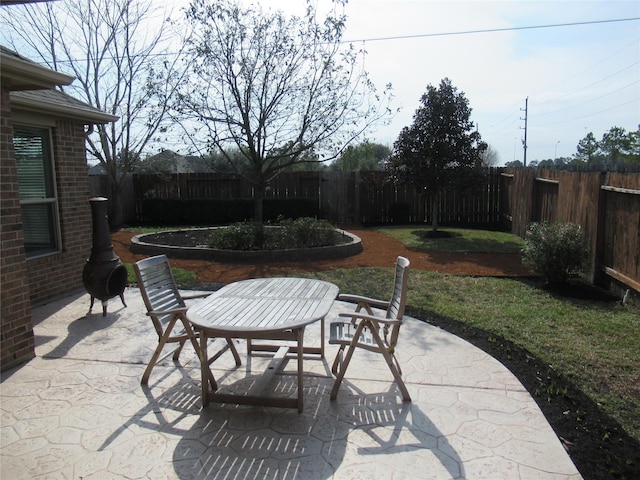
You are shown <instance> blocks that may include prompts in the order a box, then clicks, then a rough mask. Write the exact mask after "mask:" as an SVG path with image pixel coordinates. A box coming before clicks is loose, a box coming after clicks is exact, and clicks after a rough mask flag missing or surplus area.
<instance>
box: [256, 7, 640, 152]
mask: <svg viewBox="0 0 640 480" xmlns="http://www.w3.org/2000/svg"><path fill="white" fill-rule="evenodd" d="M258 3H261V4H264V5H270V6H271V5H277V6H278V7H279V8H293V6H292V5H293V4H295V3H297V4H298V5H300V4H301V3H302V2H301V1H297V2H286V1H282V0H280V1H275V0H258ZM347 16H348V20H347V29H346V33H345V36H344V38H345V40H353V41H354V43H355V44H359V45H360V46H361V45H362V43H363V42H362V40H364V46H365V48H366V50H367V52H368V55H367V57H366V64H365V68H366V70H367V71H369V73H370V74H371V75H372V77H373V79H374V81H375V83H376V85H378V86H379V87H380V88H383V87H384V85H385V84H386V83H387V82H390V83H392V84H393V90H394V94H395V96H396V98H395V106H396V107H400V108H401V109H402V110H401V112H400V113H399V114H398V115H396V117H395V118H394V120H393V122H392V123H391V124H390V125H389V126H387V127H384V128H381V129H380V130H378V131H377V132H375V133H372V134H371V135H370V138H371V140H375V141H379V142H381V143H385V144H389V145H391V144H392V143H393V141H394V140H395V139H396V138H397V136H398V134H399V133H400V130H401V129H402V128H403V127H404V126H408V125H410V124H411V123H412V119H413V114H414V112H415V110H416V108H418V106H419V100H420V96H421V95H422V94H423V93H424V92H425V91H426V87H427V85H429V84H431V85H434V86H437V85H438V84H439V83H440V80H441V79H442V78H444V77H448V78H450V79H451V81H452V82H453V84H454V85H455V86H456V87H457V88H458V89H459V90H460V91H462V92H464V93H465V95H466V97H467V99H468V100H469V104H470V106H471V108H472V109H473V112H472V120H473V121H474V123H475V124H477V125H478V127H479V131H480V133H481V135H482V137H483V139H484V140H485V141H486V142H488V143H489V144H490V145H491V146H492V147H493V148H494V149H495V150H496V151H497V152H498V154H499V157H500V164H504V163H505V162H508V161H512V160H514V159H516V160H521V161H522V159H523V148H522V141H523V138H524V120H523V119H524V117H525V112H524V109H525V99H527V97H528V112H527V113H528V122H527V123H528V125H527V127H528V128H527V144H528V149H527V161H528V162H529V161H532V160H543V159H547V158H554V157H556V156H558V157H561V156H565V157H569V156H571V155H573V154H574V153H575V152H576V145H577V143H578V141H580V140H581V139H582V138H584V137H585V135H586V134H587V133H588V132H593V134H594V135H595V136H596V138H597V139H598V140H599V139H600V138H601V137H602V135H603V134H604V133H605V132H607V131H608V130H609V129H610V128H611V127H613V126H618V127H622V128H625V129H626V130H627V131H631V130H637V129H638V124H639V123H640V21H638V20H637V18H638V17H640V2H638V1H635V0H634V1H611V0H609V1H570V0H564V1H496V2H489V1H451V0H448V1H430V0H350V1H349V3H348V6H347ZM630 18H636V20H630V21H620V22H607V23H590V24H586V25H571V26H570V25H567V26H561V27H560V26H559V27H552V26H549V25H559V24H571V23H583V22H604V21H608V20H621V19H630ZM544 26H549V27H545V28H526V27H544ZM505 29H514V30H505ZM477 30H498V31H494V32H486V33H464V32H470V31H477ZM448 33H451V35H440V34H448ZM395 37H398V38H395ZM400 37H407V38H400ZM394 38H395V39H394ZM378 39H380V40H378Z"/></svg>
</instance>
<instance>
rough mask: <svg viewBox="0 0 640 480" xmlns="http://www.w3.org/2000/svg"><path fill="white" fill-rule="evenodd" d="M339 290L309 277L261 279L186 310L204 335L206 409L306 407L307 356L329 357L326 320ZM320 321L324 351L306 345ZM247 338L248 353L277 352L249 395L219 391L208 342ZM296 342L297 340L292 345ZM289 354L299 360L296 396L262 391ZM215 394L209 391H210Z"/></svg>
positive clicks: (228, 289) (223, 290)
mask: <svg viewBox="0 0 640 480" xmlns="http://www.w3.org/2000/svg"><path fill="white" fill-rule="evenodd" d="M338 292H339V289H338V287H337V286H336V285H333V284H332V283H328V282H324V281H320V280H312V279H307V278H259V279H252V280H243V281H240V282H235V283H231V284H229V285H226V286H224V287H223V288H221V289H220V290H218V291H216V292H214V293H212V294H211V295H209V296H208V297H206V298H205V299H203V300H201V301H199V302H198V303H196V304H194V305H193V306H192V307H191V308H189V310H188V311H187V317H188V318H189V321H190V322H191V323H192V324H193V325H195V326H196V327H197V329H198V330H199V335H200V352H199V353H200V356H201V359H200V364H201V371H202V405H203V406H206V405H207V404H208V403H209V402H210V401H211V402H218V403H233V404H249V405H258V406H275V407H286V408H297V409H298V412H302V409H303V388H302V387H303V382H302V380H303V373H304V370H303V356H304V355H305V354H318V355H319V356H320V358H324V317H325V316H326V315H327V314H328V313H329V310H330V309H331V306H332V305H333V302H334V301H335V299H336V297H337V296H338ZM318 320H321V339H320V340H321V343H320V347H309V346H307V347H304V330H305V327H306V326H307V325H309V324H311V323H313V322H316V321H318ZM213 337H216V338H225V337H230V338H243V339H247V340H248V341H247V354H248V355H251V354H252V353H253V352H255V351H272V352H275V354H274V357H273V359H272V360H271V362H270V364H269V366H268V367H267V369H266V370H265V374H264V375H262V377H261V379H260V381H259V382H257V383H256V385H254V386H253V388H252V389H251V391H249V392H246V393H244V394H231V393H218V392H217V390H218V385H217V383H216V380H215V378H214V376H213V373H212V372H211V369H210V367H209V359H208V358H207V353H206V352H207V349H206V348H205V347H206V345H207V340H208V339H209V338H213ZM253 339H267V340H273V341H282V340H286V341H287V342H280V343H281V344H276V345H273V344H267V345H265V344H257V345H256V344H252V342H251V340H253ZM291 342H296V343H295V344H291ZM289 353H295V354H296V357H297V361H298V365H297V380H298V392H297V393H298V395H297V398H285V397H266V396H263V395H261V394H260V393H261V390H262V389H263V388H264V387H266V385H267V384H268V382H269V380H270V379H271V378H272V377H273V375H274V374H275V373H276V372H277V371H278V370H279V368H280V365H281V364H282V362H283V361H284V360H285V359H286V358H287V356H288V354H289ZM209 387H211V388H212V390H210V388H209Z"/></svg>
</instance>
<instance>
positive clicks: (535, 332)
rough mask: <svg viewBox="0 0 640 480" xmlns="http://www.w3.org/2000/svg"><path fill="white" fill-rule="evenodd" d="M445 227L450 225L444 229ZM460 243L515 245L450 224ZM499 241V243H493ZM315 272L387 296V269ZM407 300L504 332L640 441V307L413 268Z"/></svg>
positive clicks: (351, 288) (397, 233) (348, 288)
mask: <svg viewBox="0 0 640 480" xmlns="http://www.w3.org/2000/svg"><path fill="white" fill-rule="evenodd" d="M416 230H418V229H416V228H394V229H381V230H380V231H382V232H384V233H387V234H390V235H392V236H394V237H395V238H399V239H403V238H404V239H407V241H406V242H407V244H411V245H412V246H417V245H421V246H422V248H426V247H425V245H427V244H429V243H428V242H423V241H422V240H421V239H420V236H419V235H416V234H415V233H414V232H415V231H416ZM447 230H449V229H447ZM455 231H456V232H457V233H460V236H461V238H460V239H457V240H456V241H455V245H453V248H454V249H455V248H458V247H459V246H460V245H465V244H466V245H473V244H475V245H477V246H478V245H480V246H482V247H481V249H480V250H476V251H486V250H485V248H486V247H490V248H491V249H494V250H492V251H510V250H511V251H512V250H514V249H515V248H516V246H517V245H518V244H519V243H520V242H518V241H517V240H516V239H515V238H514V237H513V236H512V235H509V234H504V233H500V232H479V231H472V230H460V229H456V230H455ZM501 243H504V246H503V248H501V247H499V246H498V245H499V244H501ZM306 275H307V276H309V275H313V276H314V277H317V278H321V279H324V280H328V281H330V282H333V283H335V284H337V285H338V286H339V287H340V291H343V292H350V293H356V294H361V295H367V296H373V297H378V298H388V297H389V295H390V288H391V283H392V270H391V269H382V268H360V269H349V270H333V271H328V272H321V273H317V274H306ZM408 305H410V306H411V307H414V308H417V309H422V310H425V311H427V312H433V313H435V314H437V315H442V316H445V317H448V318H451V319H454V320H456V321H459V322H464V323H465V324H468V325H470V326H472V327H476V328H480V329H483V330H486V331H489V332H491V333H492V334H495V335H496V336H499V337H502V338H504V339H506V340H508V341H511V342H514V343H515V344H516V345H519V346H521V347H524V348H525V349H526V350H528V351H529V352H531V353H532V354H534V355H535V356H537V357H538V358H539V359H540V360H541V361H543V362H544V363H545V364H547V365H549V366H551V368H552V369H554V370H555V371H557V372H558V373H560V374H562V375H564V376H566V377H567V378H569V379H570V380H571V381H572V383H573V384H574V385H575V386H577V387H578V388H579V389H580V390H581V391H582V392H583V393H585V394H586V395H588V396H589V397H590V398H591V399H592V400H593V401H595V402H596V403H597V404H598V405H600V406H601V408H602V409H603V410H604V411H605V412H607V413H608V414H609V415H611V416H612V417H613V418H615V419H616V420H617V421H618V422H620V424H621V425H622V426H623V427H624V428H625V430H626V431H627V432H628V433H629V434H630V435H632V436H633V437H635V438H636V439H638V440H640V388H639V385H640V309H639V308H638V307H634V306H629V305H627V306H623V305H621V303H620V302H615V301H613V302H599V301H594V300H576V299H571V298H567V297H560V296H557V295H553V294H551V293H550V292H548V291H546V290H544V289H541V288H537V287H536V286H535V285H533V284H531V283H530V282H523V281H519V280H514V279H500V278H483V277H481V278H475V277H459V276H453V275H442V274H438V273H434V272H427V271H418V270H412V271H411V273H410V277H409V295H408Z"/></svg>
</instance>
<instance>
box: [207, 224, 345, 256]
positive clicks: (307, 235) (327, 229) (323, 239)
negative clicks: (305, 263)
mask: <svg viewBox="0 0 640 480" xmlns="http://www.w3.org/2000/svg"><path fill="white" fill-rule="evenodd" d="M339 240H340V235H339V234H338V232H336V230H335V228H334V227H333V226H332V225H331V224H330V223H329V222H327V221H325V220H316V219H315V218H308V217H305V218H298V219H296V220H279V221H278V222H277V223H275V224H268V225H261V224H259V223H255V222H241V223H234V224H232V225H229V226H228V227H222V228H217V229H215V230H214V231H213V232H212V233H211V235H210V236H209V240H208V242H207V243H208V245H209V247H211V248H220V249H225V250H254V249H263V250H283V249H287V248H306V247H322V246H326V245H335V244H336V243H338V242H339Z"/></svg>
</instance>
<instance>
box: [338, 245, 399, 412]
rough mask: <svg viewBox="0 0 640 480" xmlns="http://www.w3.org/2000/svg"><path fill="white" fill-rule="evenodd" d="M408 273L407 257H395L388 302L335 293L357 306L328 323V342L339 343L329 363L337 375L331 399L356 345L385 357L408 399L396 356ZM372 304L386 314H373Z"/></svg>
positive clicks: (341, 298)
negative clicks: (392, 282) (337, 319)
mask: <svg viewBox="0 0 640 480" xmlns="http://www.w3.org/2000/svg"><path fill="white" fill-rule="evenodd" d="M408 273H409V260H408V259H406V258H405V257H398V258H397V260H396V268H395V279H394V284H393V293H392V295H391V300H389V301H388V302H387V301H383V300H376V299H373V298H368V297H361V296H358V295H349V294H344V295H339V296H338V300H343V301H347V302H353V303H355V304H356V309H355V312H350V313H340V314H339V316H340V317H343V318H348V319H350V320H345V321H337V322H332V323H331V325H330V327H329V335H330V338H329V343H330V344H333V345H340V348H339V349H338V353H337V355H336V358H335V360H334V362H333V365H332V367H331V372H332V373H333V374H334V375H335V376H336V380H335V382H334V384H333V389H332V390H331V400H335V399H336V396H337V395H338V389H339V388H340V384H341V383H342V379H343V378H344V374H345V372H346V371H347V367H348V366H349V362H350V361H351V357H352V356H353V353H354V352H355V349H356V348H362V349H365V350H368V351H370V352H376V353H380V354H381V355H382V356H383V357H384V359H385V361H386V362H387V365H388V366H389V369H390V370H391V373H392V374H393V378H394V379H395V381H396V383H397V385H398V387H399V388H400V392H401V393H402V399H403V401H405V402H410V401H411V396H410V395H409V391H408V390H407V387H406V386H405V384H404V382H403V380H402V369H401V368H400V364H399V363H398V360H397V358H396V356H395V349H396V345H397V343H398V334H399V333H400V326H401V325H402V317H403V316H404V309H405V305H406V301H407V280H408V276H409V275H408ZM372 307H377V308H385V309H386V315H385V316H384V317H383V316H381V315H379V314H376V313H375V312H374V310H373V309H372ZM362 310H364V312H363V311H362ZM347 347H348V349H347V353H346V355H345V356H344V358H343V354H344V350H345V348H347Z"/></svg>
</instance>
